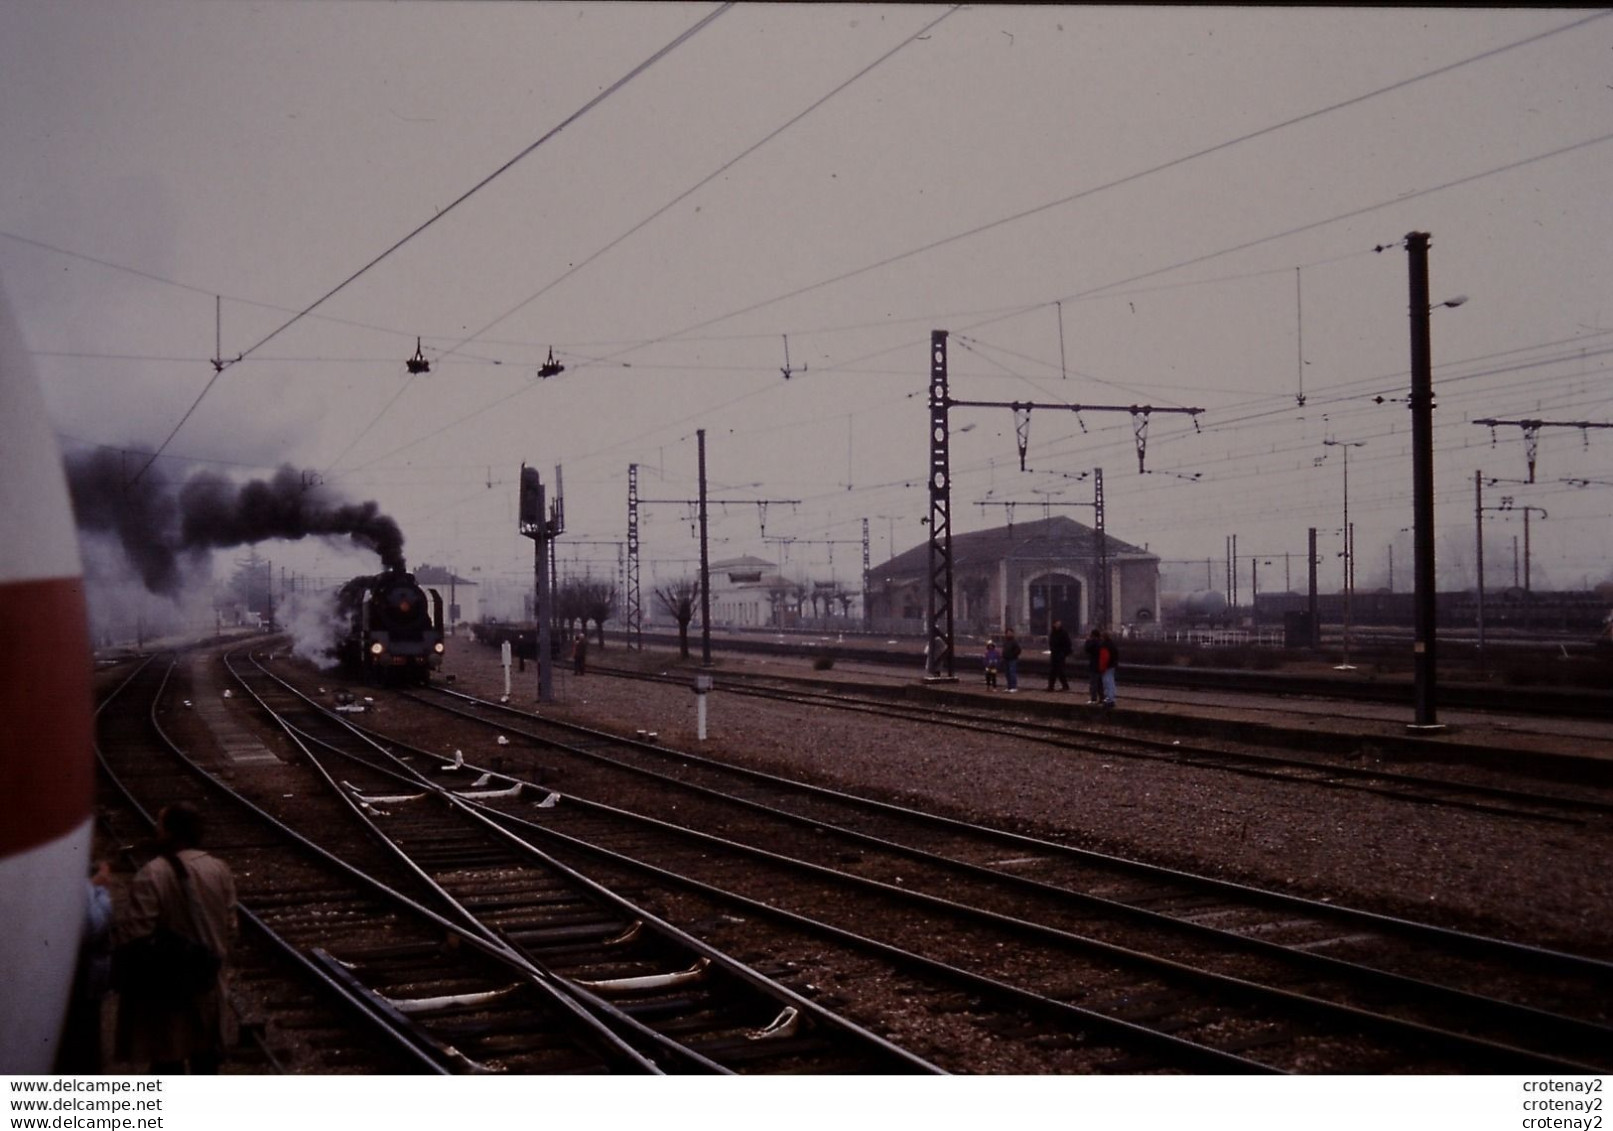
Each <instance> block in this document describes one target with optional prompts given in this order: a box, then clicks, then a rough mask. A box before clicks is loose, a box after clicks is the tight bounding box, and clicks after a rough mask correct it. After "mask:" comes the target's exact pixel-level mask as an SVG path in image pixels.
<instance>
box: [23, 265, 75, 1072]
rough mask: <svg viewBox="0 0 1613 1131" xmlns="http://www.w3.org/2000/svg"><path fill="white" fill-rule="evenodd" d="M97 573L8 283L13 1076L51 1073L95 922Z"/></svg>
mask: <svg viewBox="0 0 1613 1131" xmlns="http://www.w3.org/2000/svg"><path fill="white" fill-rule="evenodd" d="M91 663H92V662H91V657H90V649H89V632H88V628H87V624H86V620H85V605H84V582H83V575H82V567H81V565H80V561H79V553H78V541H77V536H76V534H75V532H74V529H73V515H72V508H71V505H70V503H69V501H68V495H67V481H66V479H65V477H64V476H63V473H62V460H61V454H60V452H59V451H58V450H57V447H56V439H55V436H54V434H53V433H52V431H51V426H50V422H49V420H47V419H46V416H45V403H44V399H43V397H42V396H41V395H40V391H39V386H38V383H37V382H36V380H35V377H34V373H33V367H32V365H31V364H30V361H29V358H28V354H27V351H26V350H25V349H24V347H23V342H22V336H21V334H20V333H19V332H18V329H17V325H16V322H15V320H14V319H13V318H12V314H11V308H10V306H9V305H8V304H7V303H6V300H5V295H4V293H3V292H0V1075H5V1074H21V1073H39V1072H49V1071H50V1069H51V1062H52V1060H53V1058H54V1056H55V1052H56V1043H57V1038H58V1036H59V1030H60V1028H61V1023H62V1017H63V1014H64V1012H65V1010H66V1005H67V996H68V992H69V991H70V989H71V987H72V980H73V968H74V964H75V961H76V959H77V955H78V943H79V937H80V934H81V932H82V931H83V928H84V922H85V916H86V908H87V894H86V888H85V880H86V875H87V872H86V868H87V865H88V863H89V859H90V851H91V848H90V834H91V826H90V805H91V789H92V785H93V759H94V755H93V742H94V734H93V725H94V724H93V713H92V709H91V692H90V674H91Z"/></svg>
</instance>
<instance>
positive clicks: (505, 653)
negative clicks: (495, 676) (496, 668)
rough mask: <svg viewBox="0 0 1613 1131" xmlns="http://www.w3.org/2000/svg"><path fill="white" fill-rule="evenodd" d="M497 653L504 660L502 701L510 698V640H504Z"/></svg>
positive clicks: (507, 700)
mask: <svg viewBox="0 0 1613 1131" xmlns="http://www.w3.org/2000/svg"><path fill="white" fill-rule="evenodd" d="M498 650H499V655H500V657H501V658H502V659H503V660H504V701H505V702H509V698H510V642H509V641H508V640H506V641H505V642H504V643H503V644H500V645H499V649H498Z"/></svg>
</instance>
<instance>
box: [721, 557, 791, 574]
mask: <svg viewBox="0 0 1613 1131" xmlns="http://www.w3.org/2000/svg"><path fill="white" fill-rule="evenodd" d="M711 568H712V569H714V570H744V571H747V572H748V571H750V570H757V569H760V570H768V569H777V568H778V563H777V562H770V561H768V560H767V559H765V558H758V557H753V556H752V555H750V554H746V555H745V556H744V557H742V558H725V559H724V560H723V561H720V562H712V563H711Z"/></svg>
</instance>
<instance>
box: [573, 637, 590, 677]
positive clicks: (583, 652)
mask: <svg viewBox="0 0 1613 1131" xmlns="http://www.w3.org/2000/svg"><path fill="white" fill-rule="evenodd" d="M571 670H572V671H573V672H574V673H575V674H577V675H584V674H586V673H587V671H588V636H587V634H586V633H582V632H579V633H578V634H577V639H575V640H573V641H572V642H571Z"/></svg>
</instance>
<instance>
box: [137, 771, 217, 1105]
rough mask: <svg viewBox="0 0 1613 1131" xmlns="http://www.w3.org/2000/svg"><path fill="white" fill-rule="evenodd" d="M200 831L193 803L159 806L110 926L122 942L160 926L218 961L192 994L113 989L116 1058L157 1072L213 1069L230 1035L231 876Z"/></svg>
mask: <svg viewBox="0 0 1613 1131" xmlns="http://www.w3.org/2000/svg"><path fill="white" fill-rule="evenodd" d="M202 833H203V823H202V816H201V814H200V813H199V812H198V811H197V810H196V809H195V807H194V806H191V805H188V804H186V803H184V802H176V803H174V804H172V805H168V806H166V807H165V808H164V809H163V810H162V812H161V813H160V814H159V815H158V817H157V844H156V847H157V855H156V857H154V858H153V859H152V860H151V861H150V862H149V863H148V864H146V866H145V867H143V868H141V869H140V870H139V871H138V872H136V873H135V876H134V879H133V880H132V881H131V882H130V884H129V893H128V898H127V899H126V900H125V901H124V904H123V907H122V908H121V910H120V915H119V918H118V922H117V925H116V928H115V931H114V939H115V941H116V942H117V944H118V945H120V946H122V945H125V944H127V943H130V942H132V941H134V940H136V939H140V938H143V937H144V936H146V935H150V934H153V933H154V932H156V931H157V929H158V928H159V927H161V928H166V929H167V930H169V931H172V932H173V933H175V934H177V935H181V936H183V937H184V938H187V939H191V940H193V941H195V942H198V943H201V944H202V945H203V946H205V947H206V948H207V949H208V950H210V951H211V952H212V953H213V954H214V955H215V956H216V957H217V959H218V970H217V974H216V976H215V977H214V978H213V980H212V982H211V984H209V985H208V986H206V987H205V988H204V989H202V990H200V991H199V992H195V993H176V992H173V991H151V990H147V991H145V992H142V990H141V988H140V987H139V986H124V987H120V989H119V993H118V998H119V1000H118V1026H117V1051H118V1056H119V1057H120V1058H122V1059H125V1060H129V1061H131V1062H134V1063H140V1064H149V1065H150V1066H151V1070H152V1071H153V1072H156V1073H158V1074H176V1073H183V1072H186V1071H189V1072H191V1073H192V1074H194V1075H212V1074H215V1073H217V1072H218V1068H219V1063H220V1062H221V1061H222V1060H223V1059H224V1049H225V1048H226V1046H227V1045H228V1043H229V1039H230V1038H231V1037H232V1035H233V1034H232V1033H231V1030H232V1029H233V1028H234V1018H233V1016H232V1015H231V1012H230V1008H229V1001H228V993H227V990H228V970H227V966H226V963H225V959H226V957H227V955H228V953H229V948H230V944H231V943H232V942H233V941H234V939H235V931H236V919H235V878H234V876H233V875H232V874H231V872H230V868H229V865H227V864H225V863H224V861H222V860H220V859H219V858H218V857H216V856H212V855H210V854H209V853H207V852H206V851H204V850H203V849H202V847H201V844H202ZM113 961H114V966H115V965H116V962H117V958H116V954H115V953H114V959H113Z"/></svg>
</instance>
